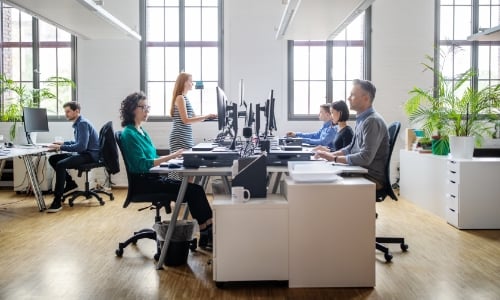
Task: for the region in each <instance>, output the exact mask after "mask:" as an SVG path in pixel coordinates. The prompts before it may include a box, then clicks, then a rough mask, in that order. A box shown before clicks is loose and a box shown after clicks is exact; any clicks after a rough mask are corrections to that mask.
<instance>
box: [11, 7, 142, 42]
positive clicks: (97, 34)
mask: <svg viewBox="0 0 500 300" xmlns="http://www.w3.org/2000/svg"><path fill="white" fill-rule="evenodd" d="M6 2H8V3H9V4H11V5H13V6H15V7H17V8H19V9H21V10H23V11H25V12H27V13H29V14H31V15H33V16H36V17H38V18H40V19H42V20H44V21H46V22H48V23H51V24H54V25H56V26H58V27H60V28H62V29H64V30H66V31H68V32H70V33H72V34H74V35H76V36H78V37H81V38H84V39H137V40H140V39H141V36H140V35H139V34H138V33H137V32H135V31H134V30H132V29H131V28H129V27H128V26H127V25H125V24H124V23H123V22H121V21H120V20H118V19H117V18H116V17H114V16H113V15H111V14H110V13H109V12H107V11H106V10H105V9H103V8H102V6H99V5H96V4H95V2H94V1H93V0H7V1H6Z"/></svg>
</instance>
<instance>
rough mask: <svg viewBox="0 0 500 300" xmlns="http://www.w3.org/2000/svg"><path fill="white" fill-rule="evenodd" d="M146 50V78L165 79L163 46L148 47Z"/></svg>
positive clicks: (152, 79) (153, 79)
mask: <svg viewBox="0 0 500 300" xmlns="http://www.w3.org/2000/svg"><path fill="white" fill-rule="evenodd" d="M146 52H147V54H146V55H147V58H148V68H147V76H148V80H151V81H163V80H165V74H164V70H165V67H164V66H165V61H164V59H165V53H164V48H160V47H148V48H147V50H146Z"/></svg>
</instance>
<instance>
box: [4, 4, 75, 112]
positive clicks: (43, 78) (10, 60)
mask: <svg viewBox="0 0 500 300" xmlns="http://www.w3.org/2000/svg"><path fill="white" fill-rule="evenodd" d="M0 6H1V29H2V30H1V47H0V48H1V51H2V55H1V58H0V59H1V62H0V73H2V74H3V75H4V76H5V77H6V78H9V79H12V80H13V81H14V82H16V83H17V84H19V86H24V87H25V88H26V90H27V91H33V90H37V89H43V88H48V89H49V90H50V91H51V92H52V93H53V94H54V95H55V96H56V98H55V99H43V98H42V99H41V101H40V103H39V106H40V107H45V108H47V112H48V114H49V116H51V117H52V118H57V117H63V116H64V110H63V109H62V104H63V103H64V102H67V101H71V100H73V98H74V91H72V88H71V86H68V85H65V86H61V85H59V84H57V82H50V81H49V78H51V77H65V78H67V79H73V76H72V74H74V72H73V68H74V65H73V63H72V62H73V61H74V59H73V54H72V53H73V50H72V49H74V45H75V43H76V40H75V38H74V37H72V36H71V35H70V34H69V33H67V32H64V31H63V30H61V29H58V28H56V27H55V26H53V25H50V24H47V23H45V22H43V21H41V20H38V19H36V18H34V17H32V16H30V15H28V14H26V13H24V12H21V11H19V10H18V9H16V8H13V7H11V6H9V5H7V4H5V3H3V2H0ZM14 99H15V97H14V96H13V95H12V94H10V93H5V94H2V95H1V109H2V112H3V110H4V109H5V108H6V107H7V106H8V105H9V104H10V103H11V102H12V101H14Z"/></svg>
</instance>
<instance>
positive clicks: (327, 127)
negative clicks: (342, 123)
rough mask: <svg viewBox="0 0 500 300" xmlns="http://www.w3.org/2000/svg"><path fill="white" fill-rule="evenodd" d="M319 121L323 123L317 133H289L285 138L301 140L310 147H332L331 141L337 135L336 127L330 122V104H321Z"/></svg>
mask: <svg viewBox="0 0 500 300" xmlns="http://www.w3.org/2000/svg"><path fill="white" fill-rule="evenodd" d="M319 119H320V120H321V121H323V122H324V123H323V126H322V127H321V128H320V129H319V130H318V131H317V132H311V133H303V132H293V131H289V132H287V133H286V136H287V137H298V138H302V142H303V143H307V144H310V145H320V146H327V147H333V144H332V142H333V139H335V135H336V134H337V127H336V126H335V124H333V122H332V114H331V113H330V104H328V103H325V104H321V106H320V109H319Z"/></svg>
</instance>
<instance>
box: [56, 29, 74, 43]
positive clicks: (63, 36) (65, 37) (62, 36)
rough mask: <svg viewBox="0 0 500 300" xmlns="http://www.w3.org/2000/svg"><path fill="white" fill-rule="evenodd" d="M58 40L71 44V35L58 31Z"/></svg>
mask: <svg viewBox="0 0 500 300" xmlns="http://www.w3.org/2000/svg"><path fill="white" fill-rule="evenodd" d="M57 40H58V41H60V42H71V34H70V33H69V32H66V31H64V30H62V29H57Z"/></svg>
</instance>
